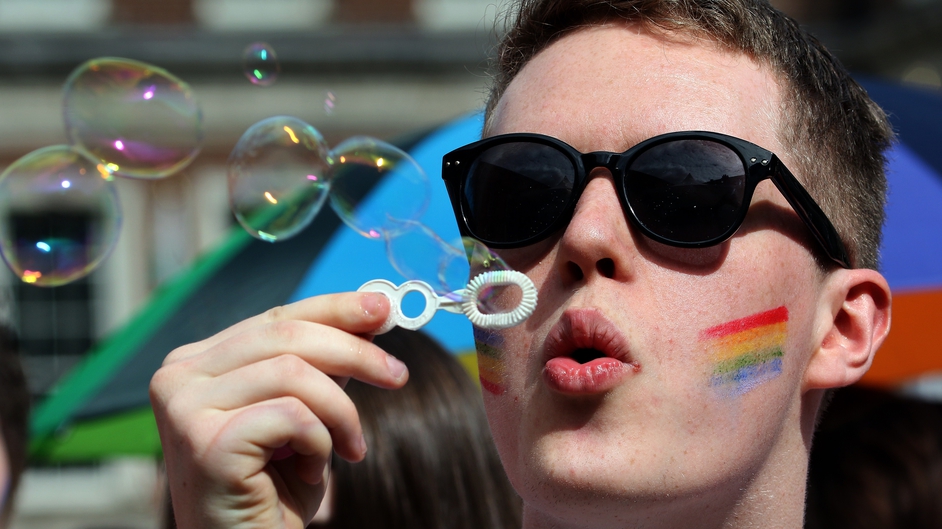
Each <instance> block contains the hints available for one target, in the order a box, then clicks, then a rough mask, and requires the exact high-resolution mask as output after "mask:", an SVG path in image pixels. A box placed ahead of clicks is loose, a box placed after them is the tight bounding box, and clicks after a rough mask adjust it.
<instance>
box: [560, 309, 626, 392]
mask: <svg viewBox="0 0 942 529" xmlns="http://www.w3.org/2000/svg"><path fill="white" fill-rule="evenodd" d="M544 351H545V352H546V360H545V365H544V368H543V378H544V380H545V381H546V383H547V385H548V386H549V387H550V389H552V390H554V391H556V392H559V393H563V394H567V395H589V394H598V393H605V392H607V391H609V390H611V389H613V388H615V387H616V386H617V385H618V384H619V383H621V382H622V381H623V380H624V379H625V377H627V376H629V375H630V374H632V373H637V372H638V371H639V370H640V365H639V364H638V363H637V362H636V361H635V360H634V359H633V358H632V357H631V354H630V349H629V347H628V341H627V339H626V338H625V336H624V334H622V332H621V330H619V329H618V327H617V326H615V324H614V323H612V322H611V320H609V319H608V318H606V317H605V316H604V315H603V314H602V313H601V312H600V311H599V310H597V309H578V310H568V311H566V312H565V313H563V316H562V317H561V318H560V320H559V322H557V324H556V325H555V326H554V327H553V329H552V330H551V331H550V333H549V335H548V336H547V337H546V342H545V347H544Z"/></svg>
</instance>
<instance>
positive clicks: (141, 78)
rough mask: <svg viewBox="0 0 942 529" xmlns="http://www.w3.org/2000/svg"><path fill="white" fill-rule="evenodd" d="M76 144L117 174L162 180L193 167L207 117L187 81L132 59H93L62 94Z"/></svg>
mask: <svg viewBox="0 0 942 529" xmlns="http://www.w3.org/2000/svg"><path fill="white" fill-rule="evenodd" d="M63 112H64V116H65V128H66V133H67V134H68V137H69V140H70V141H71V143H72V144H73V145H75V146H76V147H78V148H79V149H81V150H84V151H85V152H87V153H88V154H89V155H91V156H92V157H93V158H95V159H97V160H99V161H101V162H102V163H104V164H105V165H106V166H108V167H109V170H110V171H111V172H112V173H114V174H116V175H118V176H128V177H132V178H163V177H165V176H169V175H171V174H173V173H175V172H177V171H179V170H180V169H182V168H184V167H186V166H187V165H189V163H190V162H192V161H193V159H194V158H196V155H197V154H199V151H200V146H201V144H202V141H203V116H202V112H201V111H200V107H199V105H198V104H197V102H196V97H195V96H194V95H193V90H192V89H191V88H190V87H189V85H187V84H186V83H185V82H183V81H181V80H180V79H178V78H177V77H175V76H173V75H172V74H170V73H169V72H167V71H166V70H164V69H162V68H158V67H156V66H152V65H149V64H145V63H142V62H138V61H132V60H129V59H117V58H101V59H94V60H91V61H88V62H86V63H85V64H82V65H81V66H79V67H78V68H76V69H75V70H74V71H73V72H72V74H71V75H70V76H69V78H68V80H67V81H66V83H65V88H64V90H63Z"/></svg>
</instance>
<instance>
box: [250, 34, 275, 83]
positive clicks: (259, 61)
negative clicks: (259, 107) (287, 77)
mask: <svg viewBox="0 0 942 529" xmlns="http://www.w3.org/2000/svg"><path fill="white" fill-rule="evenodd" d="M242 72H243V73H244V74H245V77H246V78H247V79H248V80H249V81H251V82H252V84H254V85H259V86H270V85H271V84H272V83H274V82H275V81H276V80H277V79H278V74H279V73H280V72H281V66H280V65H279V64H278V56H277V55H275V49H274V48H272V47H271V46H269V45H268V44H266V43H264V42H256V43H254V44H249V45H248V46H247V47H246V48H245V51H243V52H242Z"/></svg>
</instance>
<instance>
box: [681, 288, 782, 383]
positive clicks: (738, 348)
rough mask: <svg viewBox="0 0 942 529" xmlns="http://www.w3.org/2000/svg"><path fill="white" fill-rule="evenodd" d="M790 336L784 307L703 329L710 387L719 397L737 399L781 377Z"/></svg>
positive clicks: (702, 342) (703, 344)
mask: <svg viewBox="0 0 942 529" xmlns="http://www.w3.org/2000/svg"><path fill="white" fill-rule="evenodd" d="M787 335H788V308H787V307H785V306H784V305H781V306H779V307H776V308H774V309H770V310H767V311H763V312H759V313H756V314H752V315H749V316H746V317H743V318H739V319H735V320H732V321H728V322H725V323H721V324H719V325H715V326H713V327H710V328H707V329H704V330H703V331H701V332H700V335H699V336H698V341H699V344H700V346H701V347H702V348H703V350H704V357H705V360H706V367H707V370H708V372H709V376H708V385H709V386H710V387H711V388H712V389H713V391H715V392H717V393H718V394H720V395H725V396H738V395H742V394H745V393H746V392H749V391H752V390H753V389H755V388H757V387H758V386H760V385H762V384H765V383H766V382H769V381H771V380H773V379H775V378H778V377H779V376H780V375H781V374H782V368H783V362H784V357H785V342H786V339H787Z"/></svg>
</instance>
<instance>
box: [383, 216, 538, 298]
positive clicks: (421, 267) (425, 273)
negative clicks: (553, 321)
mask: <svg viewBox="0 0 942 529" xmlns="http://www.w3.org/2000/svg"><path fill="white" fill-rule="evenodd" d="M396 232H397V234H396V235H395V236H391V237H387V239H386V256H387V258H388V259H389V262H390V263H391V264H392V265H393V268H395V269H396V271H397V272H399V273H400V274H402V276H403V277H405V278H406V279H412V280H419V281H424V282H426V283H428V284H429V285H431V286H432V288H433V289H435V291H436V292H437V293H438V294H439V295H443V296H448V297H451V298H452V299H457V298H458V297H459V296H457V295H454V294H453V293H454V292H455V291H458V290H460V289H463V288H464V287H465V286H466V285H467V283H468V281H469V280H470V279H471V278H472V277H474V276H476V275H478V274H480V273H482V272H489V271H495V270H512V269H511V268H510V266H508V265H507V263H506V262H504V260H503V259H501V257H500V256H499V255H497V253H495V252H494V251H493V250H491V249H490V248H488V247H487V246H485V245H484V244H483V243H482V242H480V241H478V240H476V239H472V238H470V237H462V238H461V239H460V240H458V241H455V242H454V243H451V244H450V243H447V242H445V241H444V240H443V239H442V238H441V237H439V236H438V234H436V233H435V232H434V231H433V230H432V229H431V228H429V227H428V226H426V225H424V224H422V223H421V222H418V221H407V222H403V223H401V225H400V226H399V227H398V229H397V230H396ZM521 294H522V292H521V291H520V289H519V287H516V286H497V287H488V288H485V289H484V290H483V291H482V292H481V295H480V296H479V297H478V307H479V308H480V310H481V312H483V313H485V314H492V313H497V312H505V311H508V310H512V309H513V308H515V307H516V306H517V304H518V303H519V301H520V295H521Z"/></svg>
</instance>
